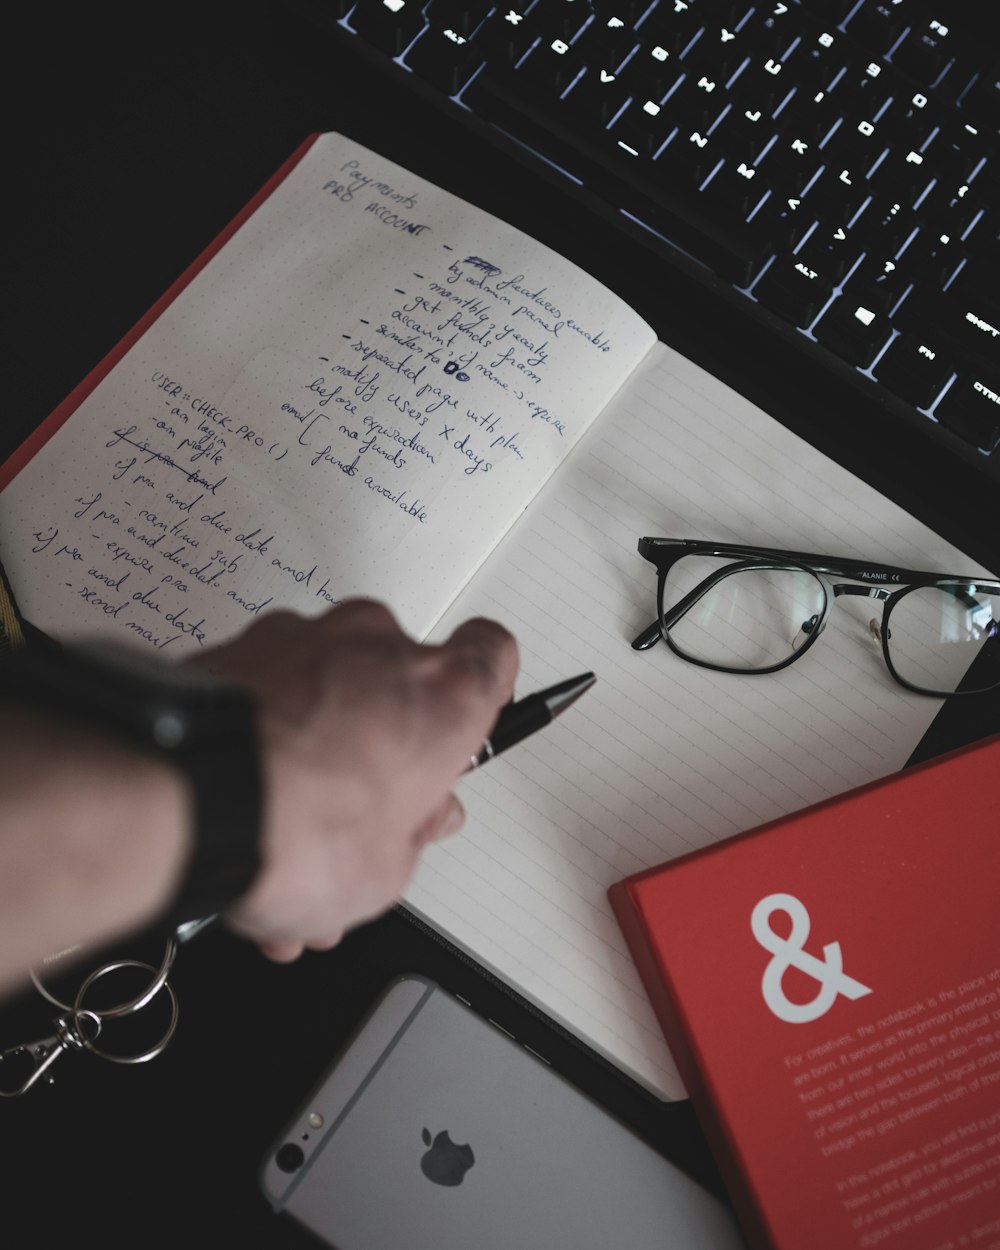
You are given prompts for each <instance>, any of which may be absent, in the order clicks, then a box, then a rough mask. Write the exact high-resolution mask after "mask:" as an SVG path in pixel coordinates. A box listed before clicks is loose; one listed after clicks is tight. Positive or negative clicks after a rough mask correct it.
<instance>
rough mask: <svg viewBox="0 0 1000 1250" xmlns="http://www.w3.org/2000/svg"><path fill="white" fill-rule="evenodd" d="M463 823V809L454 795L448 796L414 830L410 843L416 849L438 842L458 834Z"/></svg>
mask: <svg viewBox="0 0 1000 1250" xmlns="http://www.w3.org/2000/svg"><path fill="white" fill-rule="evenodd" d="M464 823H465V808H464V807H463V806H462V804H461V803H460V802H459V800H458V799H457V797H456V796H455V795H454V794H449V795H448V796H447V797H446V798H445V799H444V801H443V802H442V803H440V804H439V805H438V806H437V807H436V808H435V809H434V811H433V812H431V814H430V815H429V816H428V817H427V818H426V819H424V820H422V821H421V822H420V824H419V825H418V826H417V828H416V829H415V830H414V833H413V837H412V839H411V840H412V842H413V845H414V846H415V847H417V848H418V849H419V848H420V847H422V846H426V845H427V843H428V842H440V841H441V840H442V839H443V838H450V837H451V835H452V834H453V833H458V831H459V829H461V827H462V825H463V824H464Z"/></svg>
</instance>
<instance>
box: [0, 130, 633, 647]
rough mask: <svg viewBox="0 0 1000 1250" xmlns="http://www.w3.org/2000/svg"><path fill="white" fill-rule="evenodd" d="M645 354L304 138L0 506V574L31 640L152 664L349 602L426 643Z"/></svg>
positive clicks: (596, 288)
mask: <svg viewBox="0 0 1000 1250" xmlns="http://www.w3.org/2000/svg"><path fill="white" fill-rule="evenodd" d="M654 341H655V336H654V335H653V332H652V330H651V329H650V328H649V327H648V326H647V325H646V324H645V322H643V321H642V320H641V319H640V318H639V317H638V316H637V315H636V314H635V313H634V312H633V311H632V310H631V309H630V308H629V307H628V306H627V305H626V304H625V303H624V302H623V301H622V300H621V299H620V298H619V297H618V296H616V295H615V294H613V293H612V292H611V291H609V290H608V289H607V288H605V287H603V286H601V285H600V284H599V283H597V282H595V281H594V280H592V279H591V278H589V277H588V276H587V275H586V274H584V273H583V272H582V271H581V270H579V269H577V268H576V267H575V266H573V265H571V264H570V263H569V262H567V261H565V260H564V259H562V258H561V257H559V256H558V255H557V254H556V253H555V252H553V251H551V249H549V248H546V247H544V246H543V245H541V244H539V243H536V242H535V241H534V240H532V239H530V238H529V237H528V236H527V235H525V234H523V233H521V232H520V231H517V230H515V229H513V228H512V227H510V226H507V225H506V224H505V223H503V222H500V221H499V220H498V219H496V218H495V217H492V216H491V215H489V214H487V213H484V212H482V211H480V210H479V209H477V208H474V207H473V206H471V205H469V204H466V203H465V202H464V201H462V200H460V199H458V198H457V197H456V196H453V195H450V194H449V193H448V192H446V191H444V190H442V189H440V188H438V187H435V186H433V185H432V184H431V183H428V182H426V181H424V180H423V179H420V178H417V177H416V176H415V175H413V174H411V173H409V172H408V171H406V170H404V169H401V168H400V167H399V166H397V165H394V164H392V163H391V162H389V161H387V160H385V159H384V158H382V157H380V156H377V155H376V154H375V153H373V152H370V151H368V150H367V149H365V148H363V147H360V146H359V145H358V144H356V143H353V142H352V141H350V140H348V139H345V138H344V137H343V136H340V135H336V134H328V135H324V136H321V137H320V138H318V139H317V140H316V141H315V143H314V144H313V145H312V146H311V147H310V148H309V150H308V151H307V152H306V154H305V155H304V156H303V157H302V159H301V160H300V161H299V163H298V164H297V165H296V166H295V168H294V169H293V170H292V172H291V173H290V174H288V176H287V177H286V178H285V179H284V181H282V182H281V183H280V184H279V185H278V186H277V188H276V189H275V190H273V191H272V193H271V194H270V196H269V197H267V198H266V199H265V200H264V202H263V203H262V204H261V205H260V206H259V207H258V208H257V210H256V211H255V212H254V213H253V214H252V215H251V216H250V217H249V219H248V220H247V221H246V222H245V223H244V224H243V225H242V226H241V227H240V229H239V230H238V231H237V232H236V233H235V234H234V235H233V236H232V238H230V239H229V240H228V242H227V243H226V244H225V246H224V247H223V248H222V249H221V250H220V251H218V252H217V253H216V254H215V255H214V256H213V257H212V259H211V260H210V261H209V263H208V264H207V266H206V267H205V268H203V269H202V270H201V272H199V273H198V274H197V275H196V276H195V278H194V279H193V281H191V282H190V284H189V285H188V286H186V287H185V288H184V290H183V291H182V292H181V293H180V295H179V296H178V297H177V298H176V299H175V300H174V302H173V303H171V304H170V305H169V307H168V308H167V309H166V311H165V312H163V313H162V315H161V316H160V317H159V318H158V319H157V320H156V321H155V322H154V324H153V325H152V326H151V327H150V328H149V329H148V330H147V331H146V333H145V334H144V335H143V336H142V337H141V338H139V340H138V341H137V342H136V343H135V344H134V345H133V346H132V347H131V349H130V350H129V351H128V352H127V353H126V354H125V355H124V356H123V358H122V359H121V360H120V361H119V362H118V363H117V364H116V366H115V367H114V368H113V369H112V370H111V371H110V373H108V374H107V376H106V377H105V378H104V379H103V380H102V381H101V382H100V383H99V385H98V386H97V387H96V388H95V389H94V390H93V392H92V393H91V394H90V395H89V396H88V397H87V398H86V399H85V400H84V401H83V403H82V404H81V405H80V406H79V407H78V409H77V410H76V411H75V412H74V413H73V415H72V416H71V417H70V419H69V420H68V422H67V423H66V424H65V425H64V426H63V427H62V428H61V429H60V430H59V431H58V432H57V433H56V434H55V435H54V436H53V437H52V438H51V439H50V441H49V442H48V443H47V444H46V445H45V446H44V447H43V448H42V450H41V451H40V452H39V453H38V454H37V455H36V456H35V457H34V459H33V460H31V462H30V463H29V464H28V465H27V467H26V468H25V469H24V470H23V471H22V472H21V473H20V474H18V476H17V477H16V478H15V479H14V480H13V482H11V483H10V485H8V486H7V487H6V489H5V490H4V492H3V494H2V496H0V539H2V543H3V556H4V562H5V565H6V568H7V573H8V576H9V577H10V579H11V583H12V585H13V586H14V587H15V591H16V593H17V596H18V600H19V602H20V604H21V606H22V609H23V611H24V612H25V614H26V615H27V616H28V617H29V619H30V620H31V621H32V622H33V623H34V624H36V625H38V626H39V627H41V628H42V629H45V630H47V631H50V632H52V633H54V634H56V635H57V636H59V637H61V638H63V639H70V638H74V637H81V636H89V635H93V634H100V635H110V636H113V637H114V638H116V639H117V640H118V641H121V642H128V643H132V644H134V645H136V646H140V647H145V648H148V649H152V650H155V651H157V652H159V653H162V655H163V657H164V658H166V659H178V658H181V657H182V656H183V655H184V654H185V653H187V652H190V651H192V650H193V651H197V650H198V649H199V648H200V647H202V646H211V645H212V644H213V643H217V642H221V641H223V640H225V639H226V638H228V637H230V636H231V635H232V634H234V633H236V632H237V631H239V630H240V629H242V628H244V627H245V626H246V625H248V624H249V623H250V622H251V621H252V620H253V618H254V617H255V616H256V615H257V614H258V613H260V612H263V611H267V610H269V609H273V608H277V607H279V606H285V607H293V608H296V609H298V610H299V611H301V612H304V613H307V614H313V613H316V612H319V611H321V610H323V609H325V608H327V607H329V606H330V605H331V604H333V603H336V602H338V601H339V600H340V599H342V598H345V597H347V596H350V595H359V594H364V595H369V596H373V597H376V598H381V599H384V600H387V601H388V602H390V603H391V604H392V606H393V608H394V610H395V612H396V613H397V615H398V616H399V618H400V620H401V622H402V623H403V624H404V625H405V626H406V627H407V628H408V629H409V630H410V631H411V632H412V633H414V634H416V635H418V636H423V635H424V634H425V633H426V632H427V630H428V629H429V628H430V626H431V624H432V623H433V621H434V620H436V618H437V617H438V616H439V615H440V613H441V611H442V608H443V607H444V606H445V605H446V604H447V603H449V602H450V600H451V599H452V598H453V597H454V595H455V593H456V592H457V590H458V588H459V587H460V586H461V585H462V583H463V582H464V580H465V579H466V577H467V576H468V575H469V574H470V573H471V572H472V571H473V570H474V569H475V568H476V567H477V566H478V564H479V562H480V561H481V560H482V559H483V558H484V557H485V556H486V555H487V554H488V552H489V551H490V549H491V548H492V547H493V545H494V544H495V543H496V541H497V540H498V539H499V538H500V537H501V535H502V534H503V533H504V531H505V530H506V529H507V527H508V526H509V525H510V524H512V523H513V521H515V520H516V519H517V517H518V516H519V515H520V513H521V510H522V509H523V507H524V506H525V504H526V503H527V502H528V500H529V499H530V498H531V497H532V496H533V495H534V493H535V491H536V490H537V489H538V487H539V486H540V485H541V483H542V482H544V480H545V479H546V477H547V476H548V474H549V473H551V472H552V470H553V469H554V468H555V466H556V465H557V464H559V463H560V461H561V460H562V459H563V457H564V456H565V454H566V452H567V451H568V450H569V448H570V447H571V446H572V445H573V444H574V442H575V441H576V439H577V438H578V437H579V435H580V434H581V433H582V432H583V430H584V429H585V428H586V425H587V422H588V421H589V419H590V418H591V417H592V416H594V415H595V414H596V413H597V412H599V411H600V410H601V408H602V407H603V405H604V404H605V403H606V401H607V400H608V399H609V398H610V396H611V395H612V394H613V393H614V392H615V390H616V389H617V388H618V387H619V386H620V385H621V383H622V381H623V379H624V378H626V377H627V376H628V374H629V373H630V372H631V371H632V369H633V368H634V366H635V365H636V363H637V362H638V361H640V360H641V359H642V357H643V356H644V355H645V353H646V352H647V351H648V349H649V346H650V345H651V343H653V342H654Z"/></svg>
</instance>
